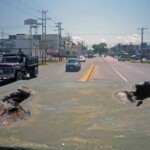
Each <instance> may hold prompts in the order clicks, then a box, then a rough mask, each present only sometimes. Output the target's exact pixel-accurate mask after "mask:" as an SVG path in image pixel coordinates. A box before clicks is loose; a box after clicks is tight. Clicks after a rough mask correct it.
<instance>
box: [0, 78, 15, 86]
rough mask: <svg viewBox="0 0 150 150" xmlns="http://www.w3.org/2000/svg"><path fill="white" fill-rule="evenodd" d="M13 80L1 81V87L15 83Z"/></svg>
mask: <svg viewBox="0 0 150 150" xmlns="http://www.w3.org/2000/svg"><path fill="white" fill-rule="evenodd" d="M13 82H14V81H13V80H0V87H2V86H5V85H7V84H11V83H13Z"/></svg>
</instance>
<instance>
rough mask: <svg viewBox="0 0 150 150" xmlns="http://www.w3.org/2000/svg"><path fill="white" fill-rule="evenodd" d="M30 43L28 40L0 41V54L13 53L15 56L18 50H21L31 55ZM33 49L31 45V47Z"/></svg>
mask: <svg viewBox="0 0 150 150" xmlns="http://www.w3.org/2000/svg"><path fill="white" fill-rule="evenodd" d="M31 44H33V43H31V42H30V40H22V39H18V40H16V39H15V40H12V39H5V40H0V53H1V54H2V53H13V54H17V53H18V49H20V48H21V49H22V51H23V52H24V53H25V54H27V55H31ZM32 47H33V45H32Z"/></svg>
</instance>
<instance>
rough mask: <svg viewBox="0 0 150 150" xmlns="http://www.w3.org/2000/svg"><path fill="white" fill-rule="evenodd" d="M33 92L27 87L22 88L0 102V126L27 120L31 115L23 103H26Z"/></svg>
mask: <svg viewBox="0 0 150 150" xmlns="http://www.w3.org/2000/svg"><path fill="white" fill-rule="evenodd" d="M31 94H32V92H31V90H29V89H28V88H27V87H21V88H19V89H18V91H17V92H13V93H11V94H9V95H7V96H5V97H4V98H2V99H1V100H0V124H3V125H5V124H10V123H12V122H16V121H18V120H19V119H25V118H26V117H27V116H29V115H30V111H29V110H28V109H25V108H23V106H21V103H22V102H23V101H26V100H27V99H28V98H29V97H30V96H31Z"/></svg>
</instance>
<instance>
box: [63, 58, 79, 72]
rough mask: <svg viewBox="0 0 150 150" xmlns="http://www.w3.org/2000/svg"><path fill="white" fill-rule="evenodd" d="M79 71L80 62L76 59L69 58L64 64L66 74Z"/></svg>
mask: <svg viewBox="0 0 150 150" xmlns="http://www.w3.org/2000/svg"><path fill="white" fill-rule="evenodd" d="M80 69H81V63H80V60H79V59H77V58H69V59H68V61H67V63H66V72H68V71H79V70H80Z"/></svg>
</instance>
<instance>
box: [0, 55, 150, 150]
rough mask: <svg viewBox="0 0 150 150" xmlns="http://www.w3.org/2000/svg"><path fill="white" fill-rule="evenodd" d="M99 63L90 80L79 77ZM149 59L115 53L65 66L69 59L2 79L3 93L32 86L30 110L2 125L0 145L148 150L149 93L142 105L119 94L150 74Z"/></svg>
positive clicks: (65, 149)
mask: <svg viewBox="0 0 150 150" xmlns="http://www.w3.org/2000/svg"><path fill="white" fill-rule="evenodd" d="M92 64H95V67H94V70H93V72H92V74H91V77H90V80H89V81H88V82H80V78H82V76H84V74H85V73H86V71H87V70H88V68H89V67H90V66H91V65H92ZM149 67H150V65H149V64H140V63H137V64H132V63H129V62H118V61H117V60H116V59H114V58H111V57H106V58H99V57H98V58H93V59H87V61H86V63H82V69H81V71H79V72H68V73H66V72H65V63H64V62H61V63H50V64H48V65H46V66H40V73H39V76H38V78H35V79H26V80H22V81H17V82H13V83H9V84H8V83H2V82H1V83H0V96H1V97H3V96H6V95H7V94H9V93H11V92H15V91H17V88H18V87H19V86H27V87H28V88H30V89H32V90H33V91H34V93H35V94H34V95H33V96H32V98H31V106H30V107H31V109H30V112H31V116H30V117H29V118H28V119H26V120H21V121H18V122H16V123H12V124H9V125H5V124H6V122H5V123H4V125H1V126H0V149H2V148H1V146H5V147H15V146H17V147H21V148H32V149H39V150H42V149H44V150H45V149H47V150H127V149H130V150H141V149H144V150H149V149H150V142H149V139H150V121H149V114H150V109H149V108H150V99H146V100H145V101H144V103H143V104H142V105H141V106H140V107H136V104H137V102H135V103H131V102H130V101H127V100H125V99H118V98H117V97H116V92H118V91H121V90H131V89H132V87H133V85H134V83H137V82H140V81H143V80H146V79H149V75H148V73H149Z"/></svg>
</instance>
